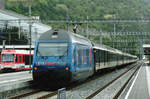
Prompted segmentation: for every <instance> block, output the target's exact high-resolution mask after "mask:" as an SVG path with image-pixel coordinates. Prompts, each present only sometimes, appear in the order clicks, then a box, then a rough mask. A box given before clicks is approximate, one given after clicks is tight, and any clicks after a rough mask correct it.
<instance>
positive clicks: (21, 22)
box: [0, 10, 52, 44]
mask: <svg viewBox="0 0 150 99" xmlns="http://www.w3.org/2000/svg"><path fill="white" fill-rule="evenodd" d="M29 20H31V19H30V18H29V17H26V16H23V15H21V14H17V13H15V12H12V11H8V10H0V28H2V27H3V26H5V24H7V25H8V26H16V27H20V28H21V29H22V30H23V31H25V32H28V33H29V24H30V23H31V21H29ZM51 28H52V27H50V26H48V25H45V24H42V23H40V22H39V21H34V22H33V21H32V27H31V31H32V34H31V37H32V44H34V43H35V41H36V39H38V38H39V36H40V35H41V34H42V33H44V32H46V31H48V30H51Z"/></svg>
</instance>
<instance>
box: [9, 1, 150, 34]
mask: <svg viewBox="0 0 150 99" xmlns="http://www.w3.org/2000/svg"><path fill="white" fill-rule="evenodd" d="M19 1H20V2H19ZM28 1H29V0H7V9H10V10H13V11H16V12H18V13H21V14H24V15H27V16H28ZM147 1H148V0H147ZM147 1H146V0H145V1H141V0H32V16H40V18H41V19H43V20H54V19H66V17H67V15H68V16H69V18H70V19H75V20H77V19H86V16H88V17H89V18H90V19H114V18H115V19H140V18H144V19H147V18H149V16H150V10H149V9H150V3H149V2H147ZM134 25H135V26H134ZM96 26H97V25H96ZM118 26H119V25H118ZM141 26H142V28H141ZM112 27H113V26H112V25H111V24H105V25H104V24H99V26H98V29H102V30H104V31H108V32H111V31H112V30H113V28H112ZM139 27H140V28H139ZM119 28H121V27H120V26H119V27H118V29H119ZM143 28H144V30H145V31H149V28H146V26H144V25H143V24H138V25H137V24H133V25H132V27H129V28H128V31H137V30H138V31H143Z"/></svg>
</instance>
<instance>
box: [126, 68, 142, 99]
mask: <svg viewBox="0 0 150 99" xmlns="http://www.w3.org/2000/svg"><path fill="white" fill-rule="evenodd" d="M141 68H142V66H141V67H140V69H139V71H138V73H137V75H136V77H135V78H134V80H133V82H132V85H131V87H130V88H129V91H128V93H127V94H126V96H125V99H128V97H129V94H130V92H131V90H132V88H133V85H134V84H135V81H136V79H137V77H138V75H139V72H140V70H141Z"/></svg>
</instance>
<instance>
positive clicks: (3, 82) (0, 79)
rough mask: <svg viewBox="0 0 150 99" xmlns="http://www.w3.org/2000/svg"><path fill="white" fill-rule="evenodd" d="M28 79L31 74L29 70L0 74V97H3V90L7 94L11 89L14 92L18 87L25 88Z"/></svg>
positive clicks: (28, 81)
mask: <svg viewBox="0 0 150 99" xmlns="http://www.w3.org/2000/svg"><path fill="white" fill-rule="evenodd" d="M30 81H32V74H31V73H29V71H22V72H14V73H4V74H0V99H3V98H2V96H3V95H4V92H5V93H6V94H7V93H9V92H10V91H11V90H13V92H15V91H17V90H16V89H18V88H25V87H27V86H29V85H30V84H31V82H30ZM14 90H15V91H14Z"/></svg>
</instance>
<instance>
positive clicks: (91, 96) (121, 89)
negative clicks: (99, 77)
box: [85, 64, 143, 99]
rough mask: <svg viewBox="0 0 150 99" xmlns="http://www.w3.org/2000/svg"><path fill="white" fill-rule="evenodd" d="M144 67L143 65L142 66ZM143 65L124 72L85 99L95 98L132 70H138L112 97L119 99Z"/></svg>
mask: <svg viewBox="0 0 150 99" xmlns="http://www.w3.org/2000/svg"><path fill="white" fill-rule="evenodd" d="M142 65H143V64H142ZM142 65H141V64H140V65H139V66H137V67H136V65H135V66H133V67H131V68H130V69H128V70H127V71H125V72H123V73H122V74H120V75H119V76H117V77H116V78H115V79H113V80H112V81H110V82H108V83H107V84H105V85H104V86H102V87H100V88H98V89H97V90H95V91H94V92H93V93H91V94H90V95H88V96H87V97H86V98H85V99H91V98H93V97H94V96H96V95H98V94H99V93H100V92H101V91H103V90H104V89H106V88H108V87H109V86H110V85H111V84H113V83H114V82H115V81H116V80H118V79H119V78H121V77H122V76H124V75H125V74H126V73H128V72H129V71H130V70H132V69H133V68H136V69H135V71H134V72H133V73H132V74H131V75H130V77H129V78H128V79H127V80H126V82H125V83H124V85H123V86H122V87H121V88H120V89H119V90H118V91H117V93H116V94H115V95H114V96H113V97H112V99H117V98H118V97H119V95H120V94H121V92H122V91H123V89H124V88H125V87H126V85H127V84H128V82H129V81H130V80H131V78H132V77H133V76H134V74H135V73H136V72H137V71H138V69H139V68H140V66H142Z"/></svg>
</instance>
